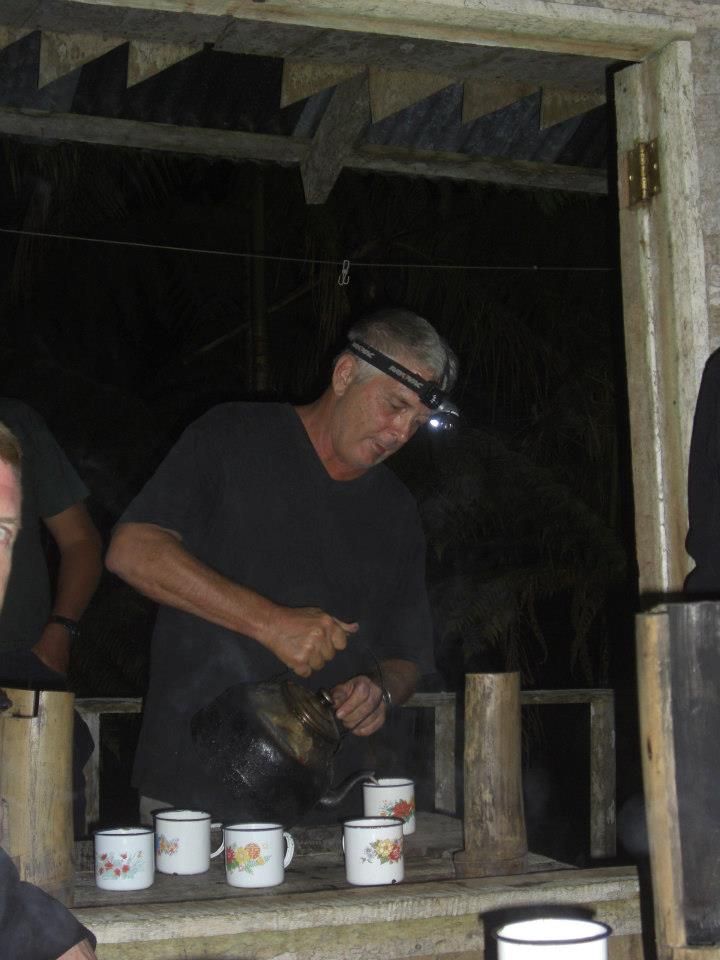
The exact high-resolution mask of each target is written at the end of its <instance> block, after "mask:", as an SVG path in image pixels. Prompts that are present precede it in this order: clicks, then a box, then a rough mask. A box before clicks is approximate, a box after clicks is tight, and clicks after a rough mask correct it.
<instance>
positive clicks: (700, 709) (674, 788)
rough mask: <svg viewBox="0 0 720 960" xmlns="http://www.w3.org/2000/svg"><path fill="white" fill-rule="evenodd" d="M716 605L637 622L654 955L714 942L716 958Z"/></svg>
mask: <svg viewBox="0 0 720 960" xmlns="http://www.w3.org/2000/svg"><path fill="white" fill-rule="evenodd" d="M719 641H720V604H718V603H709V602H704V603H703V602H696V603H683V604H681V603H674V604H669V605H668V606H667V607H658V608H656V609H654V610H652V611H651V612H650V613H648V614H644V615H642V616H640V617H639V618H638V625H637V646H638V668H639V689H640V718H641V743H642V747H643V755H642V760H643V777H644V781H645V794H646V810H647V819H648V838H649V841H650V856H651V865H652V879H653V891H654V895H655V896H654V899H655V926H656V931H657V935H656V936H657V942H658V954H659V956H660V957H661V958H663V960H664V958H665V957H667V958H673V960H674V958H675V950H676V949H677V948H678V947H686V946H692V945H699V944H710V943H714V944H715V947H716V950H717V954H716V956H718V957H720V907H719V906H718V904H719V903H720V871H719V870H718V862H719V861H720V839H719V834H718V829H717V824H718V820H719V819H720V799H718V797H719V795H718V791H717V758H718V751H717V735H718V726H719V725H720V693H719V692H718V690H719V683H718V681H719V679H720V652H719V651H720V642H719Z"/></svg>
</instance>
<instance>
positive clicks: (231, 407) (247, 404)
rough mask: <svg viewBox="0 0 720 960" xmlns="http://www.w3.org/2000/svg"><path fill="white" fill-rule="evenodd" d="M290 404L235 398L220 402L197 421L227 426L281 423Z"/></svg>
mask: <svg viewBox="0 0 720 960" xmlns="http://www.w3.org/2000/svg"><path fill="white" fill-rule="evenodd" d="M290 409H291V408H290V406H289V405H288V404H286V403H275V402H272V401H249V400H235V401H231V402H229V403H219V404H217V405H216V406H214V407H210V409H209V410H208V411H207V412H206V413H204V414H203V415H202V416H201V417H199V418H198V419H197V420H196V421H195V423H196V424H203V425H217V426H225V427H235V428H236V427H238V426H252V425H254V424H259V425H265V424H269V423H279V422H281V421H283V420H285V419H287V416H288V411H289V410H290Z"/></svg>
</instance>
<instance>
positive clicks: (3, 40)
mask: <svg viewBox="0 0 720 960" xmlns="http://www.w3.org/2000/svg"><path fill="white" fill-rule="evenodd" d="M31 33H33V30H32V29H29V30H28V29H26V28H24V27H5V26H0V50H4V49H5V47H9V46H10V45H11V44H13V43H17V42H18V40H22V39H24V38H25V37H28V36H30V34H31Z"/></svg>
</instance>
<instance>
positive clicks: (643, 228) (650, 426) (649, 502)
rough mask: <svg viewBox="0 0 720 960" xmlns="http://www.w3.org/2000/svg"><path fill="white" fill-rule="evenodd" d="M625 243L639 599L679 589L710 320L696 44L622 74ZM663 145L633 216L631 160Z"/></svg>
mask: <svg viewBox="0 0 720 960" xmlns="http://www.w3.org/2000/svg"><path fill="white" fill-rule="evenodd" d="M615 91H616V101H617V121H618V122H617V140H618V155H619V159H620V163H619V171H618V175H619V188H620V239H621V257H622V281H623V313H624V318H625V354H626V361H627V373H628V378H627V382H628V398H629V404H630V429H631V436H632V441H633V464H632V466H633V482H634V492H635V533H636V549H637V556H638V564H639V572H640V591H641V592H642V593H645V594H650V595H659V594H665V593H668V592H673V591H677V590H680V589H681V587H682V583H683V580H684V577H685V575H686V573H687V570H688V566H689V564H688V557H687V554H686V553H685V534H686V532H687V506H686V493H685V491H686V479H687V459H688V451H689V447H690V434H691V430H692V418H693V410H694V408H695V400H696V397H697V390H698V386H699V382H700V375H701V372H702V367H703V364H704V362H705V359H706V357H707V355H708V350H709V346H708V313H707V291H706V284H705V267H704V252H703V240H702V231H701V224H700V194H699V180H698V158H697V145H696V140H695V129H694V98H693V83H692V73H691V62H690V46H689V44H687V43H683V42H678V43H672V44H670V45H669V46H668V47H667V48H666V49H665V50H663V51H662V52H661V53H660V54H659V55H657V56H655V57H653V58H651V59H650V60H648V61H647V62H646V63H643V64H636V65H635V66H633V67H628V68H626V69H625V70H621V71H620V72H619V73H618V74H616V76H615ZM654 138H658V160H659V170H660V182H661V187H660V193H659V194H658V195H657V196H655V197H654V198H653V199H652V200H651V201H649V202H646V203H640V204H637V205H635V206H632V207H631V206H629V200H628V193H627V189H626V187H625V184H626V164H625V163H624V162H623V160H624V158H625V157H626V154H627V151H629V150H631V149H632V148H633V147H634V146H635V144H636V142H637V141H638V140H643V141H650V140H653V139H654Z"/></svg>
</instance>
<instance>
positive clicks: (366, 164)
mask: <svg viewBox="0 0 720 960" xmlns="http://www.w3.org/2000/svg"><path fill="white" fill-rule="evenodd" d="M345 165H346V166H347V167H350V168H351V169H353V170H369V171H370V170H372V171H376V172H378V173H395V174H399V175H401V176H416V177H428V178H430V179H435V178H439V179H449V180H474V181H476V182H478V183H500V184H503V185H505V186H507V187H520V188H522V189H528V190H566V191H569V192H571V193H589V194H592V195H595V196H603V195H605V194H606V193H607V189H608V188H607V173H606V172H605V171H604V170H592V169H589V168H586V167H568V166H562V165H560V164H555V163H536V162H534V161H531V160H500V159H497V158H496V157H477V156H472V155H470V154H467V153H445V152H440V151H439V150H414V149H408V148H405V147H384V146H376V145H375V144H364V145H363V146H362V147H360V148H359V149H358V150H356V151H355V153H354V154H353V155H352V156H350V157H348V159H347V161H346V163H345Z"/></svg>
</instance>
